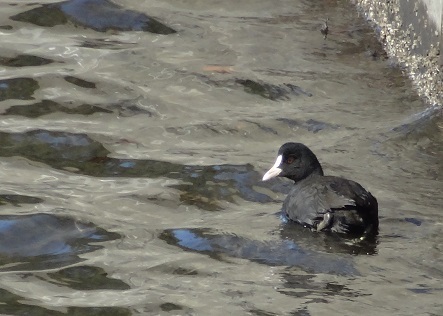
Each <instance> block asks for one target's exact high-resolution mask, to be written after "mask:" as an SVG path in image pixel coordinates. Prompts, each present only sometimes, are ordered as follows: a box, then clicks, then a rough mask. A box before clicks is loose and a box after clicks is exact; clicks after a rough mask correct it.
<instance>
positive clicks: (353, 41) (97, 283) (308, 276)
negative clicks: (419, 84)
mask: <svg viewBox="0 0 443 316" xmlns="http://www.w3.org/2000/svg"><path fill="white" fill-rule="evenodd" d="M88 3H94V4H95V5H100V6H104V7H105V9H103V10H104V11H103V12H108V13H109V12H110V13H109V14H113V15H115V19H111V20H106V19H105V20H104V19H103V18H102V17H94V14H100V12H102V10H101V9H100V7H98V9H95V7H94V6H92V7H89V12H88V14H85V16H82V14H81V12H83V11H84V10H87V9H88V7H87V6H86V5H87V4H88ZM48 4H49V3H47V2H45V4H44V5H43V4H38V3H35V2H32V3H31V2H29V3H20V4H19V5H13V3H11V2H6V1H0V8H1V10H0V41H1V42H2V45H1V47H2V48H1V49H0V114H1V117H0V119H1V121H0V148H1V150H0V156H1V157H0V179H1V184H2V187H1V192H0V236H1V244H0V263H1V266H0V293H1V295H0V302H1V303H2V304H0V313H1V314H8V315H23V314H32V315H61V314H65V313H67V314H69V315H136V314H142V315H156V314H161V315H184V314H187V315H208V314H211V315H226V314H232V315H323V314H333V315H335V314H337V315H338V314H340V315H343V314H354V313H359V314H364V315H366V314H367V315H373V314H374V313H380V314H383V315H385V314H389V315H392V314H401V315H412V314H414V315H416V314H435V315H439V314H442V313H443V304H442V303H441V297H442V294H443V286H442V285H441V279H442V277H443V264H442V262H443V255H442V251H443V249H442V246H441V245H442V241H443V239H442V237H441V236H442V233H443V215H442V213H441V209H442V206H443V197H442V195H441V191H442V189H443V185H442V172H443V159H442V158H443V138H442V136H443V123H442V121H441V117H439V116H438V115H437V114H438V111H437V112H436V111H435V110H432V109H428V106H427V104H425V103H424V102H423V101H422V100H421V99H420V97H419V96H418V95H417V94H416V92H415V90H414V88H413V87H412V85H411V82H410V81H409V80H408V79H407V78H406V77H405V75H404V74H403V73H402V71H401V68H400V67H399V66H398V65H396V64H395V63H394V62H393V61H392V60H390V59H389V58H388V57H387V56H386V55H385V54H384V52H383V50H382V48H381V46H380V45H379V44H378V42H377V41H376V37H375V35H374V34H373V31H372V30H371V29H370V27H369V26H368V25H367V23H366V21H365V20H364V19H363V18H361V17H359V15H358V12H357V11H356V9H355V8H354V7H353V6H352V5H351V4H349V3H348V2H347V1H338V2H335V1H280V2H278V6H277V5H276V4H275V2H273V1H260V2H257V1H242V2H235V3H234V2H233V3H231V2H229V1H228V2H226V1H224V2H215V1H212V2H207V1H161V2H156V1H148V2H142V3H141V2H137V1H129V0H128V1H119V2H118V4H119V6H115V5H112V4H110V3H109V2H106V1H102V0H97V1H92V0H91V1H85V0H71V2H69V3H65V4H61V5H48ZM91 8H92V9H91ZM82 10H83V11H82ZM124 10H131V11H124ZM91 12H92V13H91ZM89 14H91V15H89ZM127 16H129V17H136V18H134V19H129V20H128V19H127V18H126V17H127ZM152 17H154V18H155V19H156V20H155V22H152V21H153V20H152ZM326 17H329V27H330V33H329V34H328V37H327V38H326V39H324V38H323V35H322V34H321V33H320V31H319V29H320V27H321V25H322V22H323V20H324V19H325V18H326ZM123 21H124V22H123ZM128 21H133V22H134V23H133V24H131V23H128ZM110 24H111V26H110ZM141 30H142V31H141ZM105 31H106V32H105ZM175 31H176V32H175ZM174 32H175V33H174ZM289 140H291V141H299V142H303V143H305V144H307V145H308V146H309V147H311V148H312V149H313V150H314V152H315V153H316V154H317V156H318V157H319V159H320V161H321V163H322V164H323V166H324V169H325V171H326V172H327V173H328V174H334V175H341V176H345V177H349V178H352V179H354V180H356V181H358V182H360V183H361V184H363V185H364V186H365V187H366V188H368V189H369V190H370V191H371V192H372V193H373V194H374V195H375V196H376V197H377V199H378V201H379V206H380V234H379V236H378V238H377V240H376V243H375V244H373V243H372V244H361V243H360V244H356V243H353V242H352V241H346V242H344V241H342V240H338V239H337V238H336V236H329V235H326V234H313V233H311V232H309V231H307V230H305V229H303V228H302V227H299V226H297V225H294V224H292V223H287V222H285V221H284V220H283V219H282V218H281V216H280V215H279V208H280V206H281V202H282V200H283V199H284V197H285V194H286V193H287V192H288V189H289V187H290V183H288V182H287V181H284V180H275V181H271V182H269V183H268V182H261V181H260V179H261V175H262V174H263V172H264V171H265V170H266V169H267V168H269V167H270V166H271V165H272V163H273V161H274V159H275V154H276V151H277V149H278V147H279V146H280V145H281V144H282V143H284V142H286V141H289Z"/></svg>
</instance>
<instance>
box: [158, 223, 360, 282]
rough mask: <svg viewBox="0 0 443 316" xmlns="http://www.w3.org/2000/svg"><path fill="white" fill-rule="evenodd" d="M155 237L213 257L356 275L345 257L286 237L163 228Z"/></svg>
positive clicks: (316, 271)
mask: <svg viewBox="0 0 443 316" xmlns="http://www.w3.org/2000/svg"><path fill="white" fill-rule="evenodd" d="M159 238H160V239H163V240H165V241H166V242H167V243H169V244H173V245H177V246H179V247H180V248H182V249H185V250H188V251H195V252H198V253H202V254H206V255H209V256H210V257H211V258H214V259H217V260H224V259H223V258H224V255H227V256H231V257H236V258H242V259H248V260H251V261H255V262H259V263H263V264H267V265H271V266H275V265H281V266H296V267H299V268H301V269H302V270H304V271H307V272H311V273H333V274H343V275H356V274H358V272H357V271H356V269H355V268H354V266H353V264H352V260H351V259H350V258H349V257H348V258H346V257H338V256H335V255H332V254H326V253H321V252H315V251H312V250H310V249H309V248H302V247H300V246H299V245H298V244H296V243H295V242H294V241H291V240H289V239H286V240H284V241H282V242H279V241H269V242H263V241H257V240H250V239H247V238H244V237H241V236H237V235H232V234H224V233H217V232H214V231H211V230H209V229H202V228H193V229H170V230H165V231H164V232H162V234H161V235H160V236H159Z"/></svg>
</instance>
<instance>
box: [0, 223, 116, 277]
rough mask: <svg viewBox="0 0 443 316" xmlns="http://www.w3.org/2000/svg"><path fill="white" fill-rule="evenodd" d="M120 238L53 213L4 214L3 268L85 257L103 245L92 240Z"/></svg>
mask: <svg viewBox="0 0 443 316" xmlns="http://www.w3.org/2000/svg"><path fill="white" fill-rule="evenodd" d="M117 238H120V235H119V234H116V233H111V232H107V231H105V230H103V229H101V228H99V227H96V226H95V225H92V224H87V223H81V222H77V221H75V220H73V219H71V218H67V217H59V216H55V215H51V214H34V215H2V216H0V239H1V241H2V242H1V243H0V270H1V271H11V270H12V271H17V270H18V271H20V270H40V269H50V268H55V267H62V266H65V265H69V264H72V263H75V262H79V261H81V259H80V257H79V255H80V254H82V253H85V252H91V251H94V250H97V249H100V248H102V246H99V245H95V244H91V243H95V242H103V241H107V240H113V239H117Z"/></svg>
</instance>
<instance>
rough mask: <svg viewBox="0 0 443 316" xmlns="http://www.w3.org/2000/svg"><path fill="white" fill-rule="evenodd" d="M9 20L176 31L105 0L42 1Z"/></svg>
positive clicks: (97, 28) (101, 27) (160, 31)
mask: <svg viewBox="0 0 443 316" xmlns="http://www.w3.org/2000/svg"><path fill="white" fill-rule="evenodd" d="M10 19H11V20H14V21H21V22H27V23H32V24H36V25H39V26H46V27H52V26H56V25H60V24H66V23H67V22H68V21H70V22H71V23H74V25H78V26H84V27H86V28H91V29H93V30H96V31H98V32H106V31H108V30H116V31H146V32H151V33H155V34H172V33H176V31H175V30H174V29H172V28H170V27H169V26H166V25H164V24H163V23H161V22H159V21H157V20H156V19H154V18H152V17H150V16H147V15H146V14H144V13H141V12H137V11H133V10H126V9H124V8H122V7H121V6H119V5H117V4H115V3H113V2H110V1H108V0H69V1H64V2H59V3H53V4H45V5H42V6H40V7H37V8H35V9H32V10H29V11H26V12H23V13H19V14H17V15H14V16H12V17H10Z"/></svg>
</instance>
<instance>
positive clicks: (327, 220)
mask: <svg viewBox="0 0 443 316" xmlns="http://www.w3.org/2000/svg"><path fill="white" fill-rule="evenodd" d="M276 176H279V177H286V178H288V179H291V180H293V181H294V186H293V188H292V189H291V191H290V192H289V194H288V196H287V197H286V200H285V201H284V203H283V211H284V212H285V214H286V215H287V217H288V218H289V219H291V220H293V221H295V222H298V223H300V224H302V225H304V226H306V227H310V228H311V229H312V230H315V231H332V232H337V233H343V234H351V235H367V234H376V233H377V232H378V204H377V200H376V198H375V197H374V196H372V194H371V193H370V192H368V191H366V190H365V189H364V188H363V187H362V186H361V185H360V184H358V183H357V182H354V181H352V180H348V179H344V178H340V177H334V176H325V175H324V174H323V169H322V167H321V165H320V163H319V161H318V159H317V157H316V156H315V154H314V153H313V152H312V151H311V150H310V149H309V148H308V147H306V146H305V145H303V144H301V143H286V144H284V145H283V146H281V147H280V149H279V151H278V155H277V161H276V163H275V164H274V166H273V167H272V168H271V169H270V170H269V171H268V172H267V173H266V174H265V175H264V176H263V180H264V181H266V180H268V179H270V178H273V177H276Z"/></svg>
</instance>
